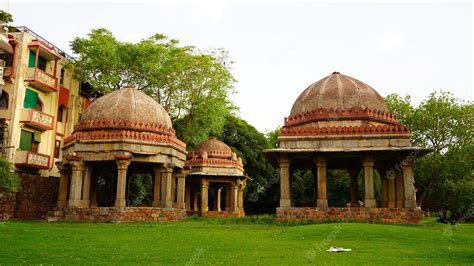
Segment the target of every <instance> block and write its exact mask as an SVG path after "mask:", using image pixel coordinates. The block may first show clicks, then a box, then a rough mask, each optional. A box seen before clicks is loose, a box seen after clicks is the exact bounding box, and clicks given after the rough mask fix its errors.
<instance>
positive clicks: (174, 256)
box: [0, 217, 474, 265]
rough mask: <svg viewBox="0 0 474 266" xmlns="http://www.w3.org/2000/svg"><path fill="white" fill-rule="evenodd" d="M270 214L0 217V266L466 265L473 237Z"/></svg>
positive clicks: (436, 229) (467, 228)
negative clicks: (118, 220)
mask: <svg viewBox="0 0 474 266" xmlns="http://www.w3.org/2000/svg"><path fill="white" fill-rule="evenodd" d="M431 220H432V219H431ZM271 221H272V219H271V218H267V217H263V218H258V217H257V218H253V217H246V218H245V219H211V220H209V219H203V218H197V219H195V218H191V219H186V220H184V221H180V222H169V223H138V222H137V223H123V224H110V223H87V222H86V223H73V222H57V223H45V222H19V221H8V222H5V223H4V224H3V225H1V224H0V250H1V251H2V252H0V261H1V262H2V264H5V265H12V264H28V265H31V264H55V265H64V264H67V265H69V264H88V265H89V264H104V262H105V263H107V264H140V265H141V264H147V265H148V264H159V265H171V264H172V265H185V264H187V265H191V264H196V265H197V264H199V265H200V264H202V265H216V264H224V265H235V264H242V265H302V264H329V265H365V264H371V265H387V264H389V265H412V264H416V265H431V264H436V265H438V264H442V265H446V264H466V265H468V264H472V245H470V244H469V243H472V242H473V240H474V224H461V225H460V226H451V225H444V224H440V223H437V224H434V223H431V224H428V223H427V224H423V225H417V226H401V225H385V224H378V225H374V224H369V223H327V224H310V225H297V226H286V224H285V223H283V224H279V223H272V222H271ZM447 229H449V230H450V231H447ZM446 232H448V233H450V234H447V233H446ZM420 245H422V248H419V247H420ZM330 246H338V247H344V248H352V250H353V251H352V252H347V253H340V254H333V253H330V252H327V251H326V249H328V248H329V247H330ZM32 247H34V248H32Z"/></svg>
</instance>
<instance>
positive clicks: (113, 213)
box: [48, 207, 186, 223]
mask: <svg viewBox="0 0 474 266" xmlns="http://www.w3.org/2000/svg"><path fill="white" fill-rule="evenodd" d="M184 218H186V210H185V209H176V208H168V209H166V208H159V207H126V208H115V207H103V208H101V207H92V208H66V209H63V210H59V211H51V212H49V214H48V220H49V221H55V220H66V221H91V222H115V223H119V222H132V221H147V222H165V221H179V220H183V219H184Z"/></svg>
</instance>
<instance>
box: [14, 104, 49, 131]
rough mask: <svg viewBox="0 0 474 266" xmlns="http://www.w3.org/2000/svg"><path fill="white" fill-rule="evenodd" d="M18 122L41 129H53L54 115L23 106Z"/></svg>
mask: <svg viewBox="0 0 474 266" xmlns="http://www.w3.org/2000/svg"><path fill="white" fill-rule="evenodd" d="M20 122H22V123H25V125H27V126H29V127H32V128H36V129H39V130H41V131H45V130H51V129H53V123H54V117H53V116H52V115H48V114H45V113H43V112H40V111H38V110H35V109H32V108H23V109H22V110H21V114H20Z"/></svg>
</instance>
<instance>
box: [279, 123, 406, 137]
mask: <svg viewBox="0 0 474 266" xmlns="http://www.w3.org/2000/svg"><path fill="white" fill-rule="evenodd" d="M366 134H369V135H372V134H410V131H409V130H408V128H407V127H406V126H405V125H383V126H347V127H289V128H288V127H283V128H282V129H281V135H282V136H313V135H366Z"/></svg>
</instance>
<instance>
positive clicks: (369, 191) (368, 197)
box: [363, 159, 376, 208]
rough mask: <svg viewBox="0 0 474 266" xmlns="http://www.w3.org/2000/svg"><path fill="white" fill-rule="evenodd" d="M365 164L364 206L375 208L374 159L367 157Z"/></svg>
mask: <svg viewBox="0 0 474 266" xmlns="http://www.w3.org/2000/svg"><path fill="white" fill-rule="evenodd" d="M363 165H364V206H365V207H366V208H375V205H376V204H375V198H374V161H373V160H371V159H365V160H364V162H363Z"/></svg>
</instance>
